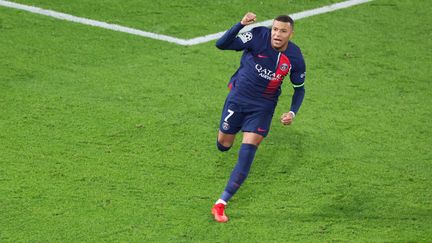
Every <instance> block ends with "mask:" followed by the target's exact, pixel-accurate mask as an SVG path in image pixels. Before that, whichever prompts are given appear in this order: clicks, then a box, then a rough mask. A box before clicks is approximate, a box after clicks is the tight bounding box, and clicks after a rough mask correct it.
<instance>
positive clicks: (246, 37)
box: [239, 32, 253, 43]
mask: <svg viewBox="0 0 432 243" xmlns="http://www.w3.org/2000/svg"><path fill="white" fill-rule="evenodd" d="M239 38H240V40H241V41H242V42H243V43H246V42H248V41H251V40H252V38H253V35H252V33H251V32H245V33H242V34H240V35H239Z"/></svg>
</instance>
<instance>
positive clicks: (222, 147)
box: [216, 141, 231, 152]
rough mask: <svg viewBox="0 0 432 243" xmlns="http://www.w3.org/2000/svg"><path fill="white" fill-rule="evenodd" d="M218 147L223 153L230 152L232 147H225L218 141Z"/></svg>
mask: <svg viewBox="0 0 432 243" xmlns="http://www.w3.org/2000/svg"><path fill="white" fill-rule="evenodd" d="M216 145H217V148H218V149H219V150H220V151H222V152H225V151H228V150H229V149H230V148H231V147H225V146H223V145H222V144H221V143H219V141H216Z"/></svg>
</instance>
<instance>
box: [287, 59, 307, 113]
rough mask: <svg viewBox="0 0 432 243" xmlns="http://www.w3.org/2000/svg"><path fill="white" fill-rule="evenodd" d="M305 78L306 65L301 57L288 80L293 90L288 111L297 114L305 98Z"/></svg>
mask: <svg viewBox="0 0 432 243" xmlns="http://www.w3.org/2000/svg"><path fill="white" fill-rule="evenodd" d="M305 78H306V65H305V62H304V59H303V57H301V59H300V60H298V61H297V62H296V63H295V65H294V68H293V70H291V74H290V79H291V83H292V85H293V88H294V94H293V96H292V100H291V107H290V111H292V112H294V114H297V112H298V111H299V109H300V106H301V104H302V103H303V99H304V96H305V92H306V91H305V88H304V82H305Z"/></svg>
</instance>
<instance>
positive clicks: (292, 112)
mask: <svg viewBox="0 0 432 243" xmlns="http://www.w3.org/2000/svg"><path fill="white" fill-rule="evenodd" d="M288 113H291V114H292V117H293V118H294V117H295V116H296V114H295V113H294V111H289V112H288Z"/></svg>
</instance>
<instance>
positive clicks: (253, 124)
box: [219, 101, 274, 137]
mask: <svg viewBox="0 0 432 243" xmlns="http://www.w3.org/2000/svg"><path fill="white" fill-rule="evenodd" d="M273 113H274V111H252V112H244V111H242V109H241V107H239V106H238V105H236V104H234V103H232V102H229V101H225V105H224V108H223V110H222V117H221V120H220V124H219V129H220V131H221V132H223V133H226V134H236V133H238V132H239V131H240V129H241V130H242V131H243V132H253V133H257V134H260V135H262V136H263V137H265V136H267V134H268V132H269V131H270V125H271V121H272V118H273Z"/></svg>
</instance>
